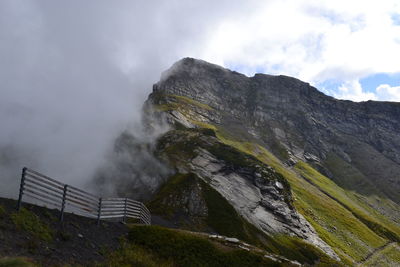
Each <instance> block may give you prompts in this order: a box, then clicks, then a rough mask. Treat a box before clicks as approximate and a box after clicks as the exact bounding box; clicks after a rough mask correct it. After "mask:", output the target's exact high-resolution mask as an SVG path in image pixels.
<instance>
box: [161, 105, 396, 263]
mask: <svg viewBox="0 0 400 267" xmlns="http://www.w3.org/2000/svg"><path fill="white" fill-rule="evenodd" d="M172 104H173V105H175V104H177V103H172ZM168 105H169V104H168ZM170 108H172V109H175V108H178V109H179V111H181V113H182V114H183V115H184V116H186V118H187V119H188V120H189V121H190V122H191V123H193V124H195V125H197V126H198V127H199V128H203V129H208V130H209V131H212V132H213V133H214V134H213V136H216V137H217V138H218V140H219V141H221V142H222V143H223V144H225V145H223V144H220V143H218V142H217V143H215V142H208V143H209V144H210V143H211V144H212V146H208V147H203V148H205V149H206V150H208V151H209V152H210V153H212V154H214V155H215V156H216V157H217V158H218V159H222V160H225V161H226V162H227V163H228V164H229V162H230V163H231V164H232V165H235V166H239V167H249V166H251V165H253V162H252V159H253V158H255V159H256V160H259V161H261V162H263V163H264V164H267V165H268V166H271V167H273V168H274V169H275V171H276V172H277V173H278V176H280V177H281V179H282V181H284V182H283V183H284V184H290V187H289V186H288V187H287V188H291V191H292V194H293V196H294V197H293V204H294V206H295V207H296V209H297V210H298V211H299V213H301V214H302V215H303V216H304V217H305V218H306V219H307V220H308V221H309V222H310V224H311V225H312V226H313V227H314V228H315V230H316V231H317V233H318V235H319V236H320V237H321V238H322V239H323V240H324V241H325V242H326V243H327V244H329V245H330V246H331V247H332V248H333V249H334V251H335V252H336V253H337V254H338V255H339V257H340V258H341V259H342V261H343V262H344V263H345V264H347V265H353V264H354V262H357V261H360V260H362V259H364V258H365V257H366V255H368V254H369V253H372V252H373V251H374V250H375V249H377V248H379V247H381V246H383V245H384V244H386V243H387V242H388V240H392V241H399V240H400V238H399V237H400V227H399V225H398V224H396V223H394V222H393V221H392V220H391V219H389V218H390V216H389V217H388V216H385V214H390V210H394V211H395V210H396V209H397V210H398V206H396V204H394V203H391V202H390V201H388V200H386V199H385V198H382V195H381V194H379V191H377V190H376V189H375V188H374V187H373V186H371V184H370V182H369V181H368V179H366V178H365V177H364V175H363V174H362V173H361V172H359V171H358V170H357V169H356V168H354V167H352V166H351V165H349V164H346V162H345V161H343V160H342V159H340V158H339V157H338V156H337V155H335V154H330V155H328V158H327V159H326V161H325V162H324V164H326V165H327V166H328V168H329V170H330V171H331V172H332V173H334V176H335V178H336V179H337V180H335V181H332V180H330V179H329V178H327V177H325V176H323V175H322V174H320V173H319V172H318V171H316V170H315V169H313V168H312V167H311V166H309V165H307V164H306V163H303V162H300V163H298V164H296V166H295V167H294V168H293V169H289V168H287V167H285V166H284V165H283V164H282V162H281V161H280V160H279V159H281V160H286V159H287V157H288V154H287V151H286V149H285V148H284V147H282V145H281V144H280V143H279V141H278V140H272V141H271V140H270V139H271V138H267V139H268V140H269V142H267V144H266V146H268V147H269V148H270V149H271V150H272V151H273V152H274V153H275V154H276V155H277V156H278V157H279V159H278V158H276V157H275V156H274V155H273V154H272V153H270V151H268V150H267V149H266V148H265V147H264V146H265V144H263V146H262V145H260V144H259V143H258V140H253V139H252V138H251V137H248V135H246V134H245V133H244V134H243V133H241V132H240V131H239V130H238V131H236V129H233V130H231V129H230V128H229V127H231V126H227V127H225V126H223V124H222V125H213V124H210V123H206V122H203V121H199V120H197V119H196V117H195V116H193V114H191V112H190V110H189V111H188V110H185V109H182V105H180V106H179V107H176V106H175V107H172V106H170ZM179 131H182V132H183V133H182V135H185V134H187V129H184V128H180V129H179ZM191 131H192V132H195V131H194V130H191ZM178 139H179V138H177V140H171V143H174V144H173V145H172V146H171V147H173V150H174V151H173V153H172V154H175V155H176V159H177V158H179V156H180V158H181V160H182V158H185V159H186V160H190V159H192V158H193V157H195V155H196V153H195V150H196V148H198V147H199V146H200V147H201V145H203V144H202V143H201V142H199V141H198V139H199V136H195V134H194V133H193V134H192V135H191V136H189V138H188V139H186V141H185V142H180V140H178ZM188 140H190V141H188ZM275 141H276V142H275ZM232 148H234V149H232ZM182 151H183V153H182ZM189 151H190V153H189ZM169 152H170V151H167V153H166V154H167V155H169V154H168V153H169ZM243 153H244V154H243ZM186 155H189V157H185V156H186ZM247 155H249V156H247ZM181 163H182V162H181ZM335 182H336V183H335ZM359 187H362V190H357V189H359ZM353 190H354V191H353ZM289 193H290V192H289ZM382 203H384V204H382ZM207 205H208V206H210V205H209V204H207ZM221 205H223V204H221ZM228 205H229V203H228ZM374 205H375V206H381V205H383V206H385V207H386V206H387V207H388V208H387V209H386V208H385V209H380V210H376V209H374ZM210 207H212V206H210ZM210 207H208V208H210ZM215 208H216V210H218V212H220V210H221V209H222V208H221V207H218V206H216V207H215ZM388 211H389V212H388ZM239 218H241V217H240V216H239ZM212 223H214V226H213V228H218V225H219V222H212V221H207V224H210V225H211V224H212ZM223 224H224V223H221V225H223ZM235 224H236V225H235ZM235 224H234V225H235V226H233V229H235V230H237V229H243V230H244V233H246V235H247V236H251V237H253V235H249V232H248V230H246V228H247V229H248V227H247V226H243V225H245V223H242V224H241V223H240V221H238V220H235ZM216 225H217V226H216ZM240 225H241V226H240ZM220 228H222V227H220ZM218 229H219V228H218ZM231 230H232V229H231ZM242 234H243V232H236V233H235V235H236V236H238V235H242ZM255 235H256V234H255ZM241 238H242V237H241ZM262 238H264V241H265V242H262V243H263V247H264V248H266V249H268V250H269V251H272V252H274V253H277V254H281V255H285V256H287V257H290V258H291V259H300V260H299V261H302V262H306V261H305V260H306V259H307V262H312V260H313V257H314V256H310V257H307V256H306V255H307V253H308V252H309V251H311V250H312V248H313V247H312V246H310V247H311V248H308V247H307V245H308V244H305V245H304V246H303V244H300V245H298V247H299V248H304V254H302V253H300V255H299V254H297V252H293V251H296V250H295V249H294V248H295V247H297V246H296V245H294V244H295V243H296V242H297V241H294V240H291V239H290V238H289V239H287V238H286V237H279V236H275V237H273V238H271V239H270V238H268V237H267V238H265V236H263V237H262ZM256 239H257V240H260V238H256ZM300 241H301V240H300ZM300 241H299V242H300ZM313 249H315V248H313ZM293 253H294V254H295V255H293ZM290 254H292V255H290ZM302 257H305V258H302ZM316 258H317V257H316ZM328 265H329V264H328Z"/></svg>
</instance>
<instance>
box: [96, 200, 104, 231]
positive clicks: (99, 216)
mask: <svg viewBox="0 0 400 267" xmlns="http://www.w3.org/2000/svg"><path fill="white" fill-rule="evenodd" d="M102 201H103V199H102V198H99V209H98V210H97V225H100V218H101V203H102Z"/></svg>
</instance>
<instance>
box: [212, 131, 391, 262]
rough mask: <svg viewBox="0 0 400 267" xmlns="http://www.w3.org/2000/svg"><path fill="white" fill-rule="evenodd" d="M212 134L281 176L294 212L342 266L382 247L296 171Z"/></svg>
mask: <svg viewBox="0 0 400 267" xmlns="http://www.w3.org/2000/svg"><path fill="white" fill-rule="evenodd" d="M207 128H212V127H207ZM216 135H217V137H218V138H219V139H220V140H221V141H222V142H223V143H225V144H227V145H230V146H233V147H235V148H236V149H238V150H240V151H242V152H244V153H247V154H249V155H253V156H255V157H256V158H257V159H259V160H260V161H262V162H263V163H265V164H267V165H269V166H272V167H273V168H274V169H275V170H276V171H277V172H278V173H279V174H281V175H282V176H283V177H284V178H285V179H286V180H287V181H288V182H289V184H290V185H291V189H292V192H293V194H294V196H295V197H294V205H295V207H296V208H297V210H298V211H299V212H300V213H301V214H303V216H305V217H306V219H307V220H308V221H309V222H310V223H311V225H312V226H313V227H314V228H315V229H316V231H317V232H318V234H319V235H320V237H321V238H322V239H323V240H324V241H325V242H327V243H328V244H329V245H331V246H332V248H333V249H334V250H335V252H336V253H337V254H338V255H339V257H341V259H342V260H343V261H344V262H345V263H347V264H352V262H354V261H357V260H361V259H362V258H363V257H364V256H365V255H366V254H368V253H369V252H370V251H372V250H373V249H374V248H377V247H379V246H382V245H383V244H385V242H386V241H385V239H383V238H381V237H380V236H378V235H377V234H375V233H374V232H373V231H372V230H371V229H370V228H368V227H367V226H366V225H365V224H364V223H363V222H361V221H360V220H359V219H358V218H356V217H355V216H354V215H353V214H352V213H351V212H350V211H349V210H347V208H345V207H343V206H342V205H341V203H338V202H337V201H336V200H334V199H332V198H330V197H328V196H327V195H326V194H325V193H323V192H322V191H321V190H320V188H318V187H317V186H315V185H312V184H310V183H309V182H308V181H307V180H305V179H304V178H301V177H300V176H299V175H298V174H297V173H296V172H293V171H291V170H288V169H287V168H285V167H284V166H283V165H282V163H281V162H280V161H279V160H278V159H277V158H276V157H275V156H274V155H272V154H271V153H270V152H269V151H267V150H266V149H265V148H264V147H262V146H260V145H257V144H255V143H251V142H241V141H237V140H235V139H233V140H232V139H226V137H225V136H221V135H220V134H219V132H218V130H217V133H216ZM329 222H335V224H330V223H329Z"/></svg>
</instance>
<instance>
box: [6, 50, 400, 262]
mask: <svg viewBox="0 0 400 267" xmlns="http://www.w3.org/2000/svg"><path fill="white" fill-rule="evenodd" d="M143 122H144V125H145V126H146V134H147V135H148V136H146V138H138V137H137V136H135V135H134V134H133V133H130V132H129V131H126V132H124V133H122V134H121V135H120V136H119V137H118V138H117V139H116V140H115V144H114V151H112V153H111V154H110V155H109V158H108V159H109V162H108V165H107V166H103V167H101V168H99V169H98V171H97V173H96V175H95V177H94V183H95V184H96V185H97V187H98V189H99V190H100V191H101V190H105V189H109V187H110V186H111V185H112V186H114V187H115V192H116V194H120V195H121V196H124V197H126V196H130V197H133V198H140V199H141V200H143V201H145V202H146V206H148V207H149V209H150V210H151V213H152V222H153V224H156V225H160V226H139V225H135V224H130V223H128V224H127V225H123V224H119V223H110V222H104V223H103V224H102V225H101V226H100V227H97V226H96V225H95V223H94V221H93V220H90V219H85V218H82V217H78V216H75V215H71V214H68V215H67V216H68V217H67V218H66V222H67V223H66V224H65V225H64V226H61V225H60V224H59V223H58V221H57V212H56V211H51V210H46V209H43V208H39V207H35V206H31V205H25V207H26V209H25V210H23V212H22V213H21V212H20V213H16V212H15V210H14V206H15V203H14V202H12V201H11V200H1V201H0V234H1V235H0V241H1V243H0V266H2V264H3V262H7V261H19V260H20V259H15V257H25V258H28V261H32V262H34V264H37V263H39V264H44V265H55V266H57V265H62V264H65V263H68V264H72V265H74V264H75V265H76V264H82V265H84V266H86V265H88V266H90V265H92V266H93V264H97V265H96V266H298V265H303V266H398V265H399V264H400V258H399V256H398V255H400V245H399V242H400V135H399V134H398V133H399V132H400V103H394V102H393V103H392V102H373V101H368V102H361V103H354V102H351V101H343V100H337V99H334V98H332V97H329V96H326V95H324V94H323V93H321V92H319V91H318V90H317V89H316V88H314V87H312V86H310V85H309V84H307V83H304V82H302V81H300V80H297V79H295V78H291V77H286V76H271V75H264V74H256V75H255V76H254V77H247V76H245V75H242V74H240V73H237V72H234V71H230V70H228V69H225V68H222V67H220V66H217V65H214V64H210V63H207V62H205V61H201V60H196V59H192V58H185V59H182V60H180V61H178V62H177V63H175V64H174V65H173V66H172V67H171V68H170V69H169V70H167V71H165V72H164V73H163V75H162V77H161V79H160V81H159V82H157V83H156V84H155V85H154V86H153V92H152V93H151V94H150V96H149V98H148V100H147V101H146V102H145V104H144V107H143ZM25 222H29V223H25ZM161 226H162V227H161ZM165 227H168V228H170V229H167V228H165ZM171 228H172V229H171ZM33 229H34V230H33ZM1 257H3V259H1ZM4 257H11V258H4ZM25 261H26V260H25ZM3 265H4V264H3ZM27 266H29V265H27Z"/></svg>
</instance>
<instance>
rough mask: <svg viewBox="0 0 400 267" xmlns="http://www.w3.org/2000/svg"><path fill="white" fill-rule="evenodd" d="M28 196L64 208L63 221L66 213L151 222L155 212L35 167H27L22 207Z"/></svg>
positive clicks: (22, 187)
mask: <svg viewBox="0 0 400 267" xmlns="http://www.w3.org/2000/svg"><path fill="white" fill-rule="evenodd" d="M24 196H28V197H30V198H32V199H34V200H35V202H37V203H38V204H44V205H46V206H49V207H55V208H57V209H59V210H60V221H63V219H64V212H71V213H75V214H78V215H82V216H85V217H90V218H95V219H97V222H98V223H100V220H105V219H119V220H122V221H124V222H125V221H126V220H127V218H132V219H137V220H139V221H140V222H141V223H144V224H148V225H150V224H151V215H150V212H149V210H148V209H147V208H146V206H145V205H144V204H143V203H141V202H139V201H135V200H132V199H129V198H101V197H98V196H95V195H93V194H90V193H88V192H86V191H83V190H81V189H79V188H76V187H73V186H71V185H67V184H63V183H61V182H59V181H57V180H54V179H52V178H50V177H48V176H46V175H43V174H41V173H39V172H36V171H34V170H31V169H28V168H23V169H22V175H21V184H20V190H19V197H18V206H17V209H18V210H19V209H20V207H21V204H22V202H23V201H22V199H23V197H24Z"/></svg>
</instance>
